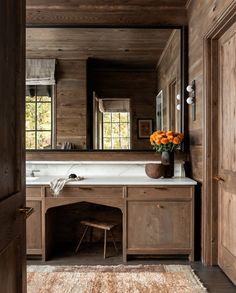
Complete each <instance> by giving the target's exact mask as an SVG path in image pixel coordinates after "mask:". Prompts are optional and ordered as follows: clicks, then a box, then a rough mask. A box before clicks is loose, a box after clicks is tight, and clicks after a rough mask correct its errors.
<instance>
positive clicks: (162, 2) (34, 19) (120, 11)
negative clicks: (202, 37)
mask: <svg viewBox="0 0 236 293" xmlns="http://www.w3.org/2000/svg"><path fill="white" fill-rule="evenodd" d="M186 2H187V0H170V1H167V0H158V1H153V0H148V1H145V2H144V1H141V0H138V1H133V0H129V1H125V0H122V1H112V2H111V1H108V0H100V1H96V0H90V1H85V0H77V1H66V0H63V1H55V0H50V1H46V0H41V1H35V0H27V13H26V14H27V23H28V24H37V25H40V24H53V25H60V24H63V25H91V26H95V25H97V26H99V25H100V26H101V25H105V26H109V25H122V24H123V25H127V24H129V25H137V26H138V25H140V23H142V24H186V21H187V17H186V10H185V4H186Z"/></svg>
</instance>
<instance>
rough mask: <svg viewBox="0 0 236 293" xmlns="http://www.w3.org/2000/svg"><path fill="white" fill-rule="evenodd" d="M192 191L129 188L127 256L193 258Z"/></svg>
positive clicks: (188, 189)
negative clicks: (181, 256)
mask: <svg viewBox="0 0 236 293" xmlns="http://www.w3.org/2000/svg"><path fill="white" fill-rule="evenodd" d="M193 194H194V193H193V187H168V188H167V187H133V188H132V187H130V188H128V192H127V203H126V219H127V220H126V221H127V223H126V227H127V232H126V254H127V255H128V254H137V255H138V254H143V255H145V254H149V255H151V254H153V255H154V254H155V255H158V254H160V255H168V254H172V255H174V254H176V255H177V254H178V255H179V254H184V255H189V258H190V259H191V260H193V258H194V256H193V255H194V245H193V240H194V239H193V237H194V227H193V223H194V221H193V219H194V218H193V217H194V212H193V211H194V209H193V207H194V198H193Z"/></svg>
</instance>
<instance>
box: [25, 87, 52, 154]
mask: <svg viewBox="0 0 236 293" xmlns="http://www.w3.org/2000/svg"><path fill="white" fill-rule="evenodd" d="M52 91H53V86H51V85H28V86H26V107H25V113H26V117H25V118H26V119H25V120H26V149H36V150H38V149H52V148H53V121H52V120H53V119H52V116H53V97H52Z"/></svg>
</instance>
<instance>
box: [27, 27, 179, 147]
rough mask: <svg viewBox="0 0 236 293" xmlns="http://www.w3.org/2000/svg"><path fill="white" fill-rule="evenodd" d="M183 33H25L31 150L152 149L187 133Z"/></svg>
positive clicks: (99, 30)
mask: <svg viewBox="0 0 236 293" xmlns="http://www.w3.org/2000/svg"><path fill="white" fill-rule="evenodd" d="M182 35H183V34H182V30H181V29H180V28H142V29H141V28H27V30H26V36H27V38H26V58H27V59H26V148H27V149H28V150H53V149H56V150H74V149H76V150H150V149H152V148H151V146H150V141H149V136H150V134H151V133H152V132H153V131H154V130H157V129H162V130H174V131H183V115H184V114H183V84H184V82H183V76H184V74H183V60H182V59H183V58H182V56H183V47H182V44H183V42H182V40H183V37H182Z"/></svg>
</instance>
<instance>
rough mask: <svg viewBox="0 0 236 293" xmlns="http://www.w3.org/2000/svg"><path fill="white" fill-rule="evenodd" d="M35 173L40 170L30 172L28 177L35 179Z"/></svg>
mask: <svg viewBox="0 0 236 293" xmlns="http://www.w3.org/2000/svg"><path fill="white" fill-rule="evenodd" d="M35 172H40V170H31V172H30V177H35V174H34V173H35Z"/></svg>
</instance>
